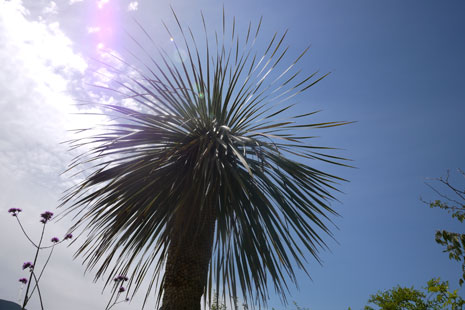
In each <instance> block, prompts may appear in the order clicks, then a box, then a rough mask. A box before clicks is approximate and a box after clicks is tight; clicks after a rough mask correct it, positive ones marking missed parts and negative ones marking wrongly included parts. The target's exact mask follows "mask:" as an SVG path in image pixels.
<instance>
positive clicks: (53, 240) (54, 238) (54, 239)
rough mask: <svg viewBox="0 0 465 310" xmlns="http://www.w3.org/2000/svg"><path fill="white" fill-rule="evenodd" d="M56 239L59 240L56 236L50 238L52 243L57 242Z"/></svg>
mask: <svg viewBox="0 0 465 310" xmlns="http://www.w3.org/2000/svg"><path fill="white" fill-rule="evenodd" d="M58 241H60V240H59V239H58V238H57V237H53V238H52V242H53V243H57V242H58Z"/></svg>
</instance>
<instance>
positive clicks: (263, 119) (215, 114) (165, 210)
mask: <svg viewBox="0 0 465 310" xmlns="http://www.w3.org/2000/svg"><path fill="white" fill-rule="evenodd" d="M174 17H175V19H176V21H177V24H178V28H177V29H178V31H179V38H180V39H176V38H175V39H171V40H172V41H173V42H172V44H173V45H174V50H175V51H176V53H177V57H178V60H179V59H182V58H183V57H181V56H183V55H182V53H183V51H185V57H184V60H183V61H181V62H179V61H178V62H177V61H176V60H172V59H171V58H170V57H169V53H168V52H166V51H165V50H163V49H160V48H158V47H157V45H156V44H154V45H153V47H152V46H151V47H150V48H144V47H143V45H142V44H140V43H139V42H140V40H136V39H134V41H135V42H136V43H137V44H138V45H139V47H140V48H141V49H140V51H141V53H142V54H143V55H146V56H147V57H148V59H149V60H148V61H146V64H143V65H142V67H141V69H136V66H130V65H129V64H128V63H127V62H126V61H123V60H122V59H119V60H120V61H121V63H122V64H125V66H124V68H123V69H121V67H120V69H116V68H115V67H114V66H110V65H109V66H108V67H109V68H111V70H114V71H113V72H114V73H115V74H118V76H119V78H117V79H116V80H115V81H113V84H112V85H113V86H110V87H109V88H108V90H109V91H110V92H114V95H121V98H122V99H124V98H131V99H133V100H134V101H135V102H136V103H137V104H138V105H139V106H140V109H135V108H128V107H125V105H124V104H108V105H106V106H105V108H106V109H108V110H109V111H110V114H111V115H112V116H113V117H114V116H115V115H116V116H118V118H117V120H116V122H115V123H113V124H111V125H108V126H105V127H104V128H103V132H100V133H98V134H95V135H89V136H88V137H86V138H83V139H82V140H81V139H80V140H76V141H73V142H72V144H73V145H75V146H79V145H82V144H86V145H88V146H89V147H90V151H88V152H86V153H85V154H83V156H80V157H78V158H77V159H76V161H75V162H74V163H73V164H72V165H71V167H72V168H75V167H76V166H84V167H85V170H87V171H90V173H89V174H88V176H87V177H86V178H85V180H84V181H82V182H81V183H80V184H78V185H77V186H76V187H74V188H71V189H70V191H69V192H68V193H67V194H66V195H65V197H64V204H68V205H69V211H73V210H76V211H79V213H78V218H77V222H76V224H75V225H74V226H73V230H74V229H76V228H78V227H84V228H85V230H87V232H88V236H87V239H86V240H85V241H84V242H83V244H82V246H81V247H80V248H79V250H78V252H77V255H84V256H85V262H86V264H87V266H88V268H94V267H96V266H98V270H97V273H96V277H100V276H102V275H104V273H105V275H106V276H108V281H107V283H109V281H110V279H111V278H112V277H114V276H115V275H117V274H128V273H129V277H130V279H131V281H132V282H131V284H130V287H129V290H130V291H132V292H135V291H136V290H137V289H138V288H139V287H140V285H141V282H142V280H143V279H144V277H145V276H146V275H147V273H148V271H149V270H150V268H153V274H152V272H151V274H150V285H149V288H148V290H147V294H148V292H149V291H150V290H152V285H154V284H157V283H158V284H159V285H158V287H159V290H158V294H157V305H159V304H160V302H161V305H162V308H161V309H163V310H195V309H200V307H201V300H202V296H204V297H205V298H204V301H205V302H210V301H211V300H212V291H213V290H215V291H216V292H220V293H222V295H229V296H233V297H234V296H242V298H244V300H245V301H249V302H252V303H255V302H259V303H260V302H266V299H267V298H268V293H267V286H268V285H269V284H271V283H272V284H273V286H274V289H275V290H276V292H277V293H278V294H280V295H281V296H285V294H286V292H287V290H288V288H287V281H288V280H290V281H291V282H295V281H296V278H295V273H294V270H295V268H296V267H298V268H301V269H303V270H306V267H305V263H306V256H308V254H310V255H311V256H313V257H314V258H316V259H317V260H318V251H319V249H321V248H324V247H325V246H326V245H325V242H324V240H323V235H331V232H330V230H329V229H328V227H327V223H329V222H330V219H329V218H328V216H329V215H334V214H336V212H335V211H334V210H333V209H332V208H331V207H330V205H329V202H330V200H331V199H333V197H332V195H331V193H330V192H331V191H332V190H335V188H334V184H336V182H337V181H338V180H342V179H341V178H338V177H336V176H334V175H331V174H328V173H325V172H323V171H321V170H320V169H317V168H316V166H320V165H321V164H322V163H330V164H337V165H343V164H342V163H343V159H342V158H339V157H335V156H332V155H328V154H327V150H328V149H329V148H325V147H318V146H315V145H313V144H312V143H311V141H313V140H311V138H312V136H309V135H308V133H306V134H305V135H299V134H298V133H299V131H300V132H301V131H302V130H305V131H307V130H310V129H315V128H327V127H332V126H338V125H342V124H345V123H346V122H325V123H309V122H308V121H306V119H308V118H309V117H311V116H312V115H313V114H314V113H315V112H308V113H307V112H306V113H304V114H299V115H295V116H289V115H291V114H290V113H289V111H291V110H292V109H290V108H291V107H292V106H293V103H294V100H295V98H296V97H295V95H298V94H299V93H301V92H303V91H305V90H307V89H309V88H310V87H311V86H313V85H314V84H315V83H317V82H318V81H320V80H321V79H322V78H323V77H324V75H323V76H321V75H320V76H318V74H317V73H312V74H310V75H307V76H303V77H301V74H300V71H297V70H296V69H295V65H296V63H297V62H298V61H299V60H300V59H301V57H302V56H303V55H304V54H305V52H306V50H305V51H304V52H303V53H302V54H301V55H300V56H298V57H297V59H296V60H295V61H293V62H291V63H290V66H286V67H283V66H282V65H281V62H282V60H283V59H286V57H285V54H286V51H287V48H283V40H284V37H285V33H284V35H282V36H278V35H276V34H275V35H274V36H273V37H272V38H271V40H270V41H268V42H266V45H265V46H263V47H264V48H263V53H261V54H260V55H257V54H256V53H255V52H254V50H255V48H257V47H256V44H255V42H256V41H257V36H258V33H259V29H260V25H261V20H260V22H259V23H258V25H257V26H254V27H252V25H251V24H249V26H248V30H247V33H244V36H243V37H241V38H239V36H237V31H236V27H235V20H233V22H232V26H231V27H229V26H228V27H227V26H226V24H227V23H226V22H225V18H224V13H223V27H222V29H220V31H219V34H216V35H215V36H214V37H213V38H214V42H215V48H213V49H212V47H211V46H210V43H209V39H210V37H209V34H208V31H207V26H206V24H205V20H204V18H203V16H202V21H203V26H204V31H205V33H204V34H203V35H202V37H201V40H202V41H201V42H202V43H201V44H200V42H199V41H198V38H197V37H195V36H194V34H193V32H192V31H191V29H190V28H185V27H183V26H182V25H181V23H180V22H179V20H178V18H177V17H176V15H174ZM226 28H228V29H226ZM167 29H168V28H167ZM221 30H222V31H221ZM142 32H144V33H145V34H146V35H147V37H148V38H150V40H151V37H150V36H149V35H148V34H147V32H145V30H143V29H142ZM168 32H169V30H168ZM169 35H170V37H171V38H174V36H173V35H172V34H171V33H169ZM178 42H181V43H178ZM180 44H182V45H180ZM154 53H156V55H157V56H152V55H154ZM114 58H115V59H116V58H117V57H116V56H115V57H114ZM138 59H139V58H138ZM129 68H130V70H131V72H132V73H131V74H127V75H126V76H124V73H127V72H128V71H127V69H129ZM134 72H137V74H134ZM122 76H123V77H122ZM323 152H326V153H323ZM92 162H93V163H95V164H94V165H93V166H91V167H89V163H92ZM89 169H90V170H89ZM110 266H111V267H112V268H110V269H109V267H110ZM159 279H161V281H159ZM236 288H239V289H240V291H237V290H236ZM239 294H240V295H239ZM146 298H147V295H146Z"/></svg>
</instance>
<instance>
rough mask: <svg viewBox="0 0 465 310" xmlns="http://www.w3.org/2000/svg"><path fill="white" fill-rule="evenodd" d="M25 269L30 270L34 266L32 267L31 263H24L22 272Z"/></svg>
mask: <svg viewBox="0 0 465 310" xmlns="http://www.w3.org/2000/svg"><path fill="white" fill-rule="evenodd" d="M27 268H31V269H32V268H34V265H33V264H32V263H31V262H25V263H24V264H23V270H24V269H27Z"/></svg>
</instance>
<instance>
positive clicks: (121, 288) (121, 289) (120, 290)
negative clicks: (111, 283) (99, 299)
mask: <svg viewBox="0 0 465 310" xmlns="http://www.w3.org/2000/svg"><path fill="white" fill-rule="evenodd" d="M125 290H126V289H125V288H124V287H122V286H121V287H120V288H119V291H118V292H120V293H122V292H124V291H125Z"/></svg>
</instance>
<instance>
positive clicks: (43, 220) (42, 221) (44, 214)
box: [40, 211, 53, 224]
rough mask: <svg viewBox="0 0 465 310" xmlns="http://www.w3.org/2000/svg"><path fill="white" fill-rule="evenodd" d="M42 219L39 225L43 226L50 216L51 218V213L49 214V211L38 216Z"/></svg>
mask: <svg viewBox="0 0 465 310" xmlns="http://www.w3.org/2000/svg"><path fill="white" fill-rule="evenodd" d="M40 216H41V217H42V219H41V220H40V222H41V223H43V224H45V223H47V221H49V220H50V219H51V218H52V216H53V212H50V211H45V212H44V213H42V214H41V215H40Z"/></svg>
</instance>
